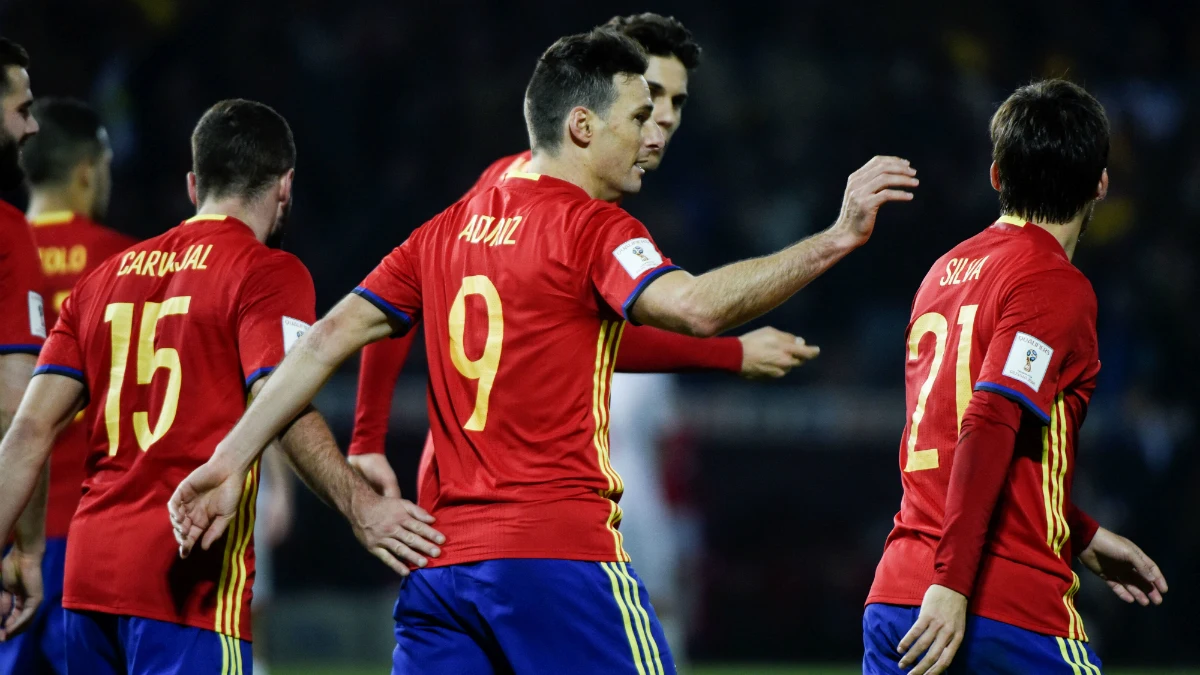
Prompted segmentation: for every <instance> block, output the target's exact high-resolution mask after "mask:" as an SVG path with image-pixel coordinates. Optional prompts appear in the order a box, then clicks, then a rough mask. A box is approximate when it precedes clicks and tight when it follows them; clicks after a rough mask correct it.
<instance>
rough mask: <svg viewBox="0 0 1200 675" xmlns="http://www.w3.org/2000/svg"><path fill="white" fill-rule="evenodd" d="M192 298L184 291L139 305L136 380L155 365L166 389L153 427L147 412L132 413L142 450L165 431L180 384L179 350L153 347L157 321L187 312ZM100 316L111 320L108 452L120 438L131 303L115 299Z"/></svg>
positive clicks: (143, 380) (143, 381)
mask: <svg viewBox="0 0 1200 675" xmlns="http://www.w3.org/2000/svg"><path fill="white" fill-rule="evenodd" d="M191 302H192V298H191V296H188V295H183V296H178V297H174V298H168V299H167V300H165V301H164V302H161V303H159V302H147V303H146V304H145V306H144V307H143V308H142V326H141V330H140V332H139V335H138V347H137V383H138V384H139V385H148V384H150V383H151V382H152V381H153V380H154V373H155V372H156V371H157V370H158V369H159V368H166V369H167V372H168V379H167V391H166V395H165V396H164V398H163V405H162V410H161V411H160V412H159V415H158V421H156V422H155V423H154V428H153V429H151V428H150V413H149V412H148V411H136V412H134V413H133V431H134V435H135V436H136V437H137V442H138V447H140V448H141V449H142V451H143V452H145V451H146V450H149V449H150V446H152V445H154V444H155V443H157V442H158V441H159V440H161V439H162V437H163V436H165V435H166V433H167V430H169V429H170V428H171V425H172V424H174V422H175V414H176V413H177V412H178V410H179V392H180V389H181V388H182V386H183V369H182V367H181V365H180V361H179V352H178V351H177V350H175V349H173V348H171V347H163V348H162V349H155V348H154V336H155V334H156V333H157V331H158V322H159V321H161V320H162V319H163V318H164V317H168V316H173V315H177V314H187V313H188V309H189V308H190V307H191ZM104 320H105V321H107V322H109V323H111V324H112V368H111V370H110V371H109V379H108V399H107V400H106V401H105V402H104V422H105V425H106V426H107V427H108V454H109V455H110V456H111V455H115V454H117V447H118V446H119V444H120V440H121V388H122V386H123V385H124V383H125V368H126V366H127V365H128V360H129V342H130V339H131V337H132V334H133V303H130V302H119V303H114V304H111V305H109V306H108V307H107V308H105V312H104Z"/></svg>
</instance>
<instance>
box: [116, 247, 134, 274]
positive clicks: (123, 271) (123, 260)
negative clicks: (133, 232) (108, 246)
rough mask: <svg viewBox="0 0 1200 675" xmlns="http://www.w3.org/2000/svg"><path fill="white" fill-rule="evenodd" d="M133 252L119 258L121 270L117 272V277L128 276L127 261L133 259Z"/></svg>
mask: <svg viewBox="0 0 1200 675" xmlns="http://www.w3.org/2000/svg"><path fill="white" fill-rule="evenodd" d="M133 255H134V254H133V251H130V252H128V253H126V254H125V255H123V256H121V268H120V269H118V270H117V276H119V277H123V276H125V275H126V274H129V259H130V258H132V257H133Z"/></svg>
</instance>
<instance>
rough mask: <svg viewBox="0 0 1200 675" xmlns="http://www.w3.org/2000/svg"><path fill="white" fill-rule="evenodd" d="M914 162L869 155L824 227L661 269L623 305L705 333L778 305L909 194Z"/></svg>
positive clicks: (641, 319) (653, 321) (646, 318)
mask: <svg viewBox="0 0 1200 675" xmlns="http://www.w3.org/2000/svg"><path fill="white" fill-rule="evenodd" d="M916 173H917V172H916V169H913V168H912V167H911V166H910V165H909V163H908V160H905V159H901V158H899V157H875V158H874V159H872V160H871V161H870V162H867V164H866V165H865V166H863V167H862V168H861V169H859V170H858V171H855V172H854V173H853V174H851V175H850V178H849V180H847V182H846V192H845V195H844V197H843V200H842V211H841V214H840V215H839V216H838V219H837V222H835V223H834V224H833V226H831V227H830V228H829V229H827V230H825V231H824V232H820V233H818V234H815V235H813V236H811V237H809V238H807V239H805V240H803V241H801V242H799V243H796V244H793V245H792V246H790V247H788V248H786V249H784V250H782V251H779V252H778V253H774V254H772V255H768V256H764V257H761V258H754V259H751V260H742V261H740V262H735V263H732V264H730V265H726V266H724V267H720V268H717V269H715V270H712V271H710V272H706V273H704V274H702V275H700V276H692V275H690V274H688V273H687V272H684V271H682V270H677V271H674V272H668V273H666V274H663V275H662V276H660V277H658V278H657V279H655V280H654V281H652V282H651V283H650V285H649V286H647V287H646V289H645V290H644V291H643V292H642V294H641V295H640V296H639V297H638V299H637V301H636V302H635V303H634V305H633V308H632V309H631V310H630V313H631V316H632V317H633V319H634V320H635V321H636V322H637V323H644V324H646V325H650V326H656V327H659V328H664V329H667V330H671V331H675V332H677V333H685V334H688V335H697V336H701V337H709V336H713V335H717V334H718V333H721V332H722V331H725V330H728V329H730V328H733V327H735V326H739V325H741V324H743V323H745V322H747V321H749V320H751V319H754V318H755V317H758V316H761V315H763V314H765V313H767V312H768V311H770V310H772V309H774V308H775V307H777V306H779V305H780V304H781V303H783V301H785V300H787V299H788V298H789V297H791V296H792V295H793V294H794V293H796V291H799V290H800V289H801V288H804V287H805V286H806V285H807V284H808V283H809V282H810V281H812V280H813V279H816V278H817V277H818V276H820V275H821V274H823V273H824V272H825V270H827V269H829V268H830V267H832V266H833V265H834V263H836V262H837V261H839V260H841V259H842V258H843V257H845V256H846V254H848V253H849V252H850V251H853V250H854V249H855V248H858V247H859V246H862V245H863V244H865V243H866V242H867V240H868V239H869V238H870V237H871V233H872V232H873V231H874V229H875V217H876V215H877V214H878V213H879V208H880V207H881V206H883V205H884V204H886V203H888V202H905V201H910V200H911V199H912V193H911V192H909V191H908V189H911V188H915V187H916V186H917V179H916Z"/></svg>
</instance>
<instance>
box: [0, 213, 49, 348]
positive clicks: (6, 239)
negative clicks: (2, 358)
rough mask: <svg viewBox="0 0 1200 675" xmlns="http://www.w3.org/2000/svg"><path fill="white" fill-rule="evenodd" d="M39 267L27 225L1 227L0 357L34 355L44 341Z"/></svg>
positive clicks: (41, 287) (44, 330) (40, 272)
mask: <svg viewBox="0 0 1200 675" xmlns="http://www.w3.org/2000/svg"><path fill="white" fill-rule="evenodd" d="M41 265H42V263H41V258H39V257H38V252H37V246H35V245H34V243H33V234H32V233H30V231H29V226H28V225H25V224H23V223H8V224H4V225H3V227H0V316H2V317H4V320H3V321H0V355H4V354H37V353H38V352H39V351H40V350H41V348H42V343H43V342H44V341H45V340H46V314H45V306H44V304H43V302H42V290H43V282H42V269H41Z"/></svg>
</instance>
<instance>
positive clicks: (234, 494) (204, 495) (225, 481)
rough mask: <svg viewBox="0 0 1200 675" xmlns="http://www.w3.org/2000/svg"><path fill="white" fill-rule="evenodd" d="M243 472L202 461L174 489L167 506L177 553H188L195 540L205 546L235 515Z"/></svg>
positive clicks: (243, 478) (209, 544)
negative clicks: (231, 472) (222, 469)
mask: <svg viewBox="0 0 1200 675" xmlns="http://www.w3.org/2000/svg"><path fill="white" fill-rule="evenodd" d="M246 480H247V476H246V474H245V473H244V472H234V473H233V474H232V475H228V474H225V473H223V472H219V471H217V470H215V469H213V468H212V467H210V466H209V465H207V464H205V465H202V466H200V468H198V469H196V470H195V471H193V472H192V473H191V474H190V475H189V476H188V477H187V478H185V479H184V480H183V482H182V483H180V484H179V487H178V488H176V489H175V494H174V495H172V496H171V501H170V503H169V509H170V512H171V524H172V526H173V528H174V531H175V541H176V542H177V543H178V544H179V555H180V557H182V558H186V557H188V555H189V554H191V552H192V548H193V547H194V546H195V545H196V542H200V548H202V549H204V550H206V551H207V550H208V549H209V547H210V546H212V545H213V542H215V541H216V540H217V539H219V538H220V537H221V535H222V534H224V533H225V529H226V528H227V527H228V526H229V521H231V520H233V518H234V516H236V515H237V510H238V505H239V504H240V503H241V499H242V493H243V490H244V488H245V483H246Z"/></svg>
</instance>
